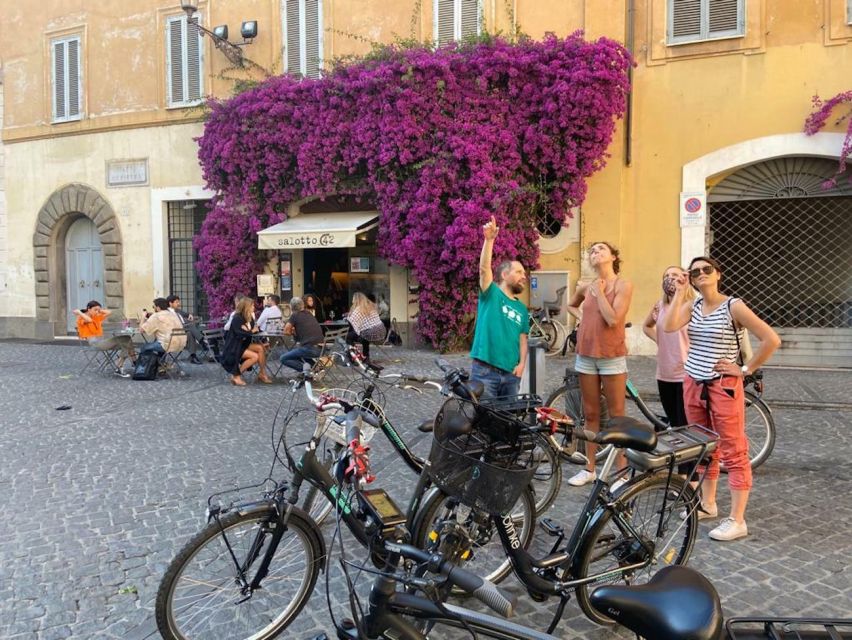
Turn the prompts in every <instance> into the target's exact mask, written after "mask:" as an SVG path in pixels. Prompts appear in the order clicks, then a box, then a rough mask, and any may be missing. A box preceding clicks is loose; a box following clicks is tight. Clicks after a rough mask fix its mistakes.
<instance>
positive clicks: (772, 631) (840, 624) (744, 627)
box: [725, 618, 852, 640]
mask: <svg viewBox="0 0 852 640" xmlns="http://www.w3.org/2000/svg"><path fill="white" fill-rule="evenodd" d="M725 630H726V631H727V633H728V638H730V640H756V639H758V638H760V639H763V638H765V639H767V640H818V639H830V640H852V618H846V619H831V618H731V619H730V620H728V621H727V622H726V623H725Z"/></svg>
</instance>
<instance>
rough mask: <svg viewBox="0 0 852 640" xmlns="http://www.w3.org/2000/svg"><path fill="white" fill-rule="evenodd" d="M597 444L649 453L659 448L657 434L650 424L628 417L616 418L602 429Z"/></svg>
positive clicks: (611, 419) (610, 420)
mask: <svg viewBox="0 0 852 640" xmlns="http://www.w3.org/2000/svg"><path fill="white" fill-rule="evenodd" d="M597 442H598V444H604V445H606V444H611V445H613V446H615V447H622V448H627V449H635V450H636V451H646V452H647V451H653V450H654V447H656V446H657V434H656V433H655V432H654V427H652V426H651V425H649V424H645V423H644V422H640V421H639V420H634V419H633V418H630V417H628V416H616V417H614V418H610V419H609V422H607V424H606V426H605V427H603V428H602V429H601V432H600V435H599V436H598V440H597Z"/></svg>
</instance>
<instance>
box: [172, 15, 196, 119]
mask: <svg viewBox="0 0 852 640" xmlns="http://www.w3.org/2000/svg"><path fill="white" fill-rule="evenodd" d="M200 19H201V15H200V14H198V13H196V14H195V15H194V16H193V17H192V18H191V19H189V20H188V19H187V17H186V16H173V17H171V18H169V19H168V20H167V21H166V65H167V69H166V78H167V82H168V105H169V106H170V107H187V106H192V105H195V104H198V103H199V102H201V98H202V95H203V84H204V83H203V77H202V73H201V70H202V62H203V46H202V42H201V32H200V31H199V30H198V28H197V24H198V22H197V21H198V20H200Z"/></svg>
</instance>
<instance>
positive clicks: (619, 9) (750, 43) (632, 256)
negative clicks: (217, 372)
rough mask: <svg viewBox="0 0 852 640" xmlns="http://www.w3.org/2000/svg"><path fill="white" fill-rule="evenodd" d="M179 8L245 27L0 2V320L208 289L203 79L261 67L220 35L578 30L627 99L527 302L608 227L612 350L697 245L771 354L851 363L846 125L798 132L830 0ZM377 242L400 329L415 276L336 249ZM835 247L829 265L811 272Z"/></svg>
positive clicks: (830, 19) (316, 46)
mask: <svg viewBox="0 0 852 640" xmlns="http://www.w3.org/2000/svg"><path fill="white" fill-rule="evenodd" d="M195 16H196V17H197V18H198V20H199V21H200V24H201V25H202V26H204V27H206V28H209V29H212V28H213V27H214V26H218V25H227V26H228V27H229V32H230V34H229V40H230V41H231V42H236V43H240V44H242V38H241V37H240V35H239V33H240V28H241V25H242V23H243V22H247V21H256V24H257V35H256V37H254V38H253V39H252V40H251V42H250V43H248V44H245V46H239V47H230V48H229V51H230V53H228V52H225V51H223V50H222V49H221V48H218V47H216V46H214V43H213V41H212V39H211V38H210V37H209V36H203V37H198V36H197V35H196V34H195V33H194V32H193V31H192V25H191V23H188V22H187V17H186V14H185V13H184V12H183V11H182V10H181V7H180V4H179V3H170V2H163V1H159V0H147V1H146V2H138V3H126V2H118V1H117V0H104V1H103V2H100V3H98V4H97V10H94V9H93V8H92V5H90V4H89V3H85V2H81V1H80V0H53V1H52V2H49V3H46V4H45V5H43V10H42V11H41V12H40V14H39V15H37V16H36V15H34V14H33V12H32V11H29V10H27V9H26V8H25V6H24V5H21V4H20V3H17V2H13V1H12V0H0V64H2V76H0V78H2V85H0V90H2V94H0V95H2V100H3V102H2V104H3V109H2V115H0V117H2V147H0V150H2V154H0V335H3V336H39V337H50V336H54V335H62V334H65V333H67V332H68V330H69V327H70V322H69V321H70V316H69V313H70V309H71V308H72V307H73V306H75V305H76V304H78V303H79V300H81V299H82V298H85V297H87V296H92V297H95V298H102V299H103V300H102V301H103V302H105V303H106V304H107V305H108V306H110V307H112V308H114V309H116V310H117V311H119V312H121V314H123V315H124V316H127V317H134V316H136V315H138V314H139V313H140V312H141V309H143V308H145V307H149V305H150V301H151V299H152V298H153V297H154V296H156V295H163V294H168V293H170V292H172V291H176V292H178V293H179V294H180V295H181V296H182V297H183V298H184V300H185V301H187V300H189V302H190V304H191V305H196V304H197V305H199V307H200V306H201V305H202V304H203V300H202V297H203V296H201V295H200V293H199V288H198V284H199V283H198V282H197V281H196V280H195V279H194V269H193V267H192V262H193V255H192V248H191V239H192V236H193V235H194V233H196V232H197V227H198V225H199V224H200V220H202V219H203V212H204V203H205V201H206V200H207V199H209V198H210V196H211V195H212V194H210V193H209V192H207V191H206V190H205V188H204V184H203V180H202V178H201V173H200V169H199V167H198V162H197V158H196V146H195V143H194V141H193V138H194V137H197V136H198V135H199V134H200V133H201V131H202V126H203V124H202V121H203V113H202V110H201V108H200V103H201V102H202V100H203V97H204V96H207V95H215V96H219V97H226V96H228V95H230V93H231V92H232V90H233V88H234V81H235V79H238V80H246V79H259V78H260V77H261V75H262V74H261V72H260V71H258V70H257V69H256V68H253V67H252V66H251V65H250V64H249V65H246V68H233V67H234V65H233V60H232V59H229V56H230V57H231V58H233V56H234V55H235V54H234V50H235V49H238V50H239V51H241V52H242V54H243V55H244V56H245V57H246V58H249V59H251V60H253V61H255V62H257V63H258V65H260V67H263V68H265V69H268V70H271V71H273V72H274V73H281V72H291V73H301V74H305V75H311V76H313V75H317V74H320V73H321V70H322V67H323V65H324V64H327V61H328V60H331V59H333V58H335V57H339V56H343V55H348V54H359V53H364V52H366V51H368V50H369V46H370V45H369V42H371V41H372V42H389V41H392V40H393V39H394V38H395V37H410V36H413V37H415V38H419V39H421V40H436V41H438V42H445V41H447V40H451V39H457V38H462V37H465V36H467V35H471V34H475V33H478V32H482V31H488V32H498V31H502V32H503V33H509V32H513V31H514V30H515V29H517V28H519V29H520V30H522V31H523V32H524V33H526V34H528V35H530V36H531V37H534V38H540V37H541V36H543V35H544V34H545V33H547V32H555V33H557V34H559V35H567V34H569V33H571V32H573V31H575V30H577V29H583V30H585V32H586V35H587V37H589V38H596V37H599V36H608V37H611V38H614V39H616V40H618V41H620V42H623V43H624V44H625V45H626V46H627V47H628V48H629V49H630V50H631V51H632V52H633V53H634V55H635V57H636V62H637V66H636V67H635V69H634V70H633V83H634V84H633V86H634V89H633V92H632V95H631V105H630V113H629V117H628V118H627V119H625V120H624V121H623V122H621V123H619V127H618V132H617V135H616V138H615V140H614V143H613V144H612V146H611V148H610V158H609V162H608V166H607V167H606V168H605V169H604V170H603V171H601V172H600V173H599V174H597V175H596V176H594V177H593V178H592V179H591V180H590V182H589V192H588V197H587V199H586V202H584V203H583V205H582V207H581V208H580V209H579V210H578V211H576V212H575V214H576V215H575V217H574V218H573V219H572V221H571V223H570V224H568V225H567V226H566V227H565V228H563V229H553V228H549V227H547V225H546V224H544V221H543V225H542V228H541V230H542V232H543V233H542V239H541V241H540V242H541V248H542V260H541V262H542V266H541V270H540V272H539V273H536V274H534V275H535V276H536V279H535V282H536V285H537V287H536V289H534V290H533V291H531V294H532V298H533V301H534V302H543V301H547V300H548V299H554V297H555V296H556V290H557V289H559V288H561V286H565V287H566V291H570V290H572V289H573V287H574V286H575V285H576V282H577V281H578V279H581V278H584V277H587V276H588V275H589V274H588V273H587V267H586V266H585V264H584V261H583V259H582V258H583V251H582V248H583V247H584V246H586V245H587V244H588V243H589V242H592V241H595V240H602V239H603V240H607V241H610V242H612V243H613V244H615V245H617V246H618V247H619V248H620V249H621V251H622V256H623V258H624V276H625V277H627V278H629V279H631V280H632V281H633V282H634V284H635V292H636V293H635V297H634V301H633V305H632V309H631V312H630V315H629V320H630V321H631V322H632V323H633V327H632V329H631V330H630V332H629V333H630V348H631V351H632V352H633V353H652V352H653V349H654V347H653V344H651V343H650V342H649V341H648V340H647V339H646V338H645V337H644V336H642V334H641V331H640V325H641V322H642V320H643V319H644V317H645V315H646V313H647V311H648V309H649V308H650V307H651V305H652V304H653V302H654V300H656V299H657V297H658V295H659V281H660V275H661V274H662V271H663V270H664V269H665V268H666V267H667V266H669V265H671V264H681V265H683V264H686V263H688V261H689V259H691V258H692V257H693V256H696V255H701V254H705V253H708V252H709V253H710V254H711V255H714V256H716V257H719V258H720V259H721V260H722V262H723V264H724V265H725V266H726V268H727V273H726V279H728V282H729V284H730V286H731V291H732V293H737V294H739V295H742V296H743V297H744V298H745V299H746V300H747V301H748V302H749V303H750V304H751V305H752V306H753V307H754V308H755V309H756V310H757V311H758V312H759V313H761V315H763V316H765V317H767V319H768V320H769V321H770V323H771V324H773V326H776V327H777V328H778V329H779V331H780V332H781V334H782V336H783V337H784V340H785V345H784V349H783V350H782V355H781V356H780V357H779V359H778V361H779V362H788V363H790V364H810V365H814V364H825V365H832V366H833V365H848V364H850V363H852V280H850V278H852V275H850V272H852V253H850V252H852V248H850V247H852V238H848V237H847V235H846V234H848V233H849V231H848V230H849V229H852V224H850V222H852V220H850V217H852V213H850V211H852V206H850V202H852V201H851V200H850V197H852V192H850V190H849V188H848V187H847V186H845V182H843V181H842V180H841V182H840V183H839V186H838V187H837V188H835V189H833V190H824V189H822V188H821V187H820V184H821V183H822V182H823V181H824V180H825V179H826V178H827V177H830V175H831V173H832V171H833V167H834V166H836V160H837V157H838V154H839V152H840V149H841V145H842V139H843V134H842V132H841V130H840V129H837V128H835V129H831V128H830V129H828V130H826V131H825V132H823V133H820V134H818V135H816V136H813V137H807V136H805V135H804V134H803V133H801V131H802V126H803V122H804V119H805V117H806V116H807V114H808V113H809V111H810V103H811V98H812V96H814V95H815V94H818V95H820V96H823V97H830V96H832V95H834V94H836V93H838V92H840V91H843V90H847V89H849V86H848V85H849V82H848V78H849V74H848V73H846V72H845V70H848V69H849V68H852V45H850V42H852V3H850V2H849V1H848V0H815V1H813V2H788V1H787V0H723V1H720V2H712V3H711V2H709V1H707V0H698V1H697V2H688V3H687V2H681V1H680V0H512V1H511V2H505V1H503V0H455V1H454V2H438V1H437V0H434V1H433V0H422V1H415V0H276V1H263V2H261V1H260V0H240V1H237V2H232V1H229V2H224V1H222V0H208V1H206V2H201V3H200V5H199V8H198V12H197V13H196V14H195ZM226 54H227V55H226ZM4 185H5V187H4ZM4 194H5V197H4ZM299 213H300V214H303V215H310V214H311V211H310V208H309V207H307V206H306V207H304V210H300V211H299ZM368 235H369V234H366V236H365V237H367V236H368ZM359 242H361V241H360V240H359ZM366 242H369V238H368V239H367V240H366ZM373 250H374V248H373V249H371V248H370V247H369V246H366V245H364V246H362V247H361V248H359V250H357V251H354V252H353V251H352V250H350V251H349V253H348V254H345V255H344V254H341V256H342V257H345V258H348V259H349V262H347V263H346V266H345V271H346V276H347V277H348V278H349V281H350V282H354V281H355V280H357V279H358V278H361V279H362V280H363V279H364V278H367V276H369V277H370V278H373V277H374V276H375V277H374V278H373V279H375V280H376V281H381V282H382V283H384V284H382V286H385V287H386V290H387V292H388V296H389V298H390V300H389V303H390V307H391V310H390V313H391V315H393V316H394V317H396V318H397V319H398V320H399V321H400V322H401V324H403V325H405V324H407V322H408V321H409V320H412V321H413V316H414V314H415V313H416V303H415V304H410V300H411V299H412V297H411V292H413V291H416V283H414V282H411V281H410V279H409V278H408V276H407V274H406V273H405V272H404V271H403V270H400V269H395V268H392V267H387V265H382V264H380V263H381V261H379V260H375V259H374V260H372V261H367V262H364V263H353V262H352V258H353V256H355V255H356V254H357V255H359V256H364V257H366V258H370V257H373V254H371V251H373ZM823 254H824V255H823ZM270 258H271V261H270V268H269V271H270V272H271V273H272V275H273V276H274V278H275V283H276V284H275V286H276V287H277V288H278V289H279V290H282V291H283V289H282V284H283V283H282V281H285V282H286V277H287V275H289V278H290V289H289V290H288V291H289V293H291V294H296V293H299V292H302V291H304V290H305V287H306V285H309V284H310V277H309V274H308V273H307V271H308V270H309V268H308V267H307V266H306V265H307V264H308V263H310V264H314V263H316V262H318V261H319V262H321V261H322V258H321V254H316V255H314V254H310V253H308V252H307V251H303V250H301V249H296V250H294V251H292V252H290V254H289V255H286V256H281V255H280V254H278V255H273V254H272V253H271V254H270ZM285 259H286V260H287V261H289V264H288V271H289V273H288V274H287V275H284V276H283V277H282V262H283V260H285ZM832 263H833V264H840V265H845V266H844V267H843V268H841V269H840V270H839V273H831V274H829V275H825V274H826V273H828V265H830V264H832ZM354 265H363V266H365V268H367V269H368V273H367V274H360V275H357V276H356V274H359V273H360V272H358V271H352V267H353V266H354ZM366 265H371V266H366ZM310 268H311V269H314V270H316V269H315V268H314V267H310ZM359 268H360V267H359ZM369 270H372V271H369ZM834 271H837V270H834ZM821 274H822V275H821ZM81 283H82V284H81Z"/></svg>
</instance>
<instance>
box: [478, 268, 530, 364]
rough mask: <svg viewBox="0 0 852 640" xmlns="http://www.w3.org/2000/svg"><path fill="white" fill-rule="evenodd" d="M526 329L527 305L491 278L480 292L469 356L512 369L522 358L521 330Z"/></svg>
mask: <svg viewBox="0 0 852 640" xmlns="http://www.w3.org/2000/svg"><path fill="white" fill-rule="evenodd" d="M529 330H530V314H529V312H528V311H527V307H526V305H525V304H523V303H522V302H520V301H518V300H514V299H512V298H510V297H509V296H507V295H506V294H505V293H503V291H502V290H501V289H500V287H498V286H497V283H496V282H492V283H491V284H490V285H489V286H488V288H487V289H486V290H485V291H480V292H479V304H478V305H477V308H476V330H475V331H474V334H473V347H472V348H471V350H470V357H471V358H476V359H477V360H481V361H482V362H486V363H488V364H490V365H491V366H492V367H497V368H498V369H503V371H511V370H512V369H514V368H515V367H516V366H517V365H518V363H519V362H520V361H521V351H520V344H519V342H520V338H521V334H522V333H529Z"/></svg>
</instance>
